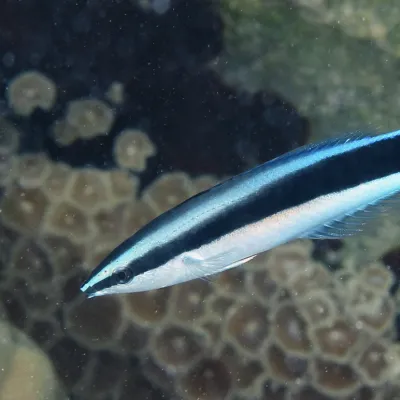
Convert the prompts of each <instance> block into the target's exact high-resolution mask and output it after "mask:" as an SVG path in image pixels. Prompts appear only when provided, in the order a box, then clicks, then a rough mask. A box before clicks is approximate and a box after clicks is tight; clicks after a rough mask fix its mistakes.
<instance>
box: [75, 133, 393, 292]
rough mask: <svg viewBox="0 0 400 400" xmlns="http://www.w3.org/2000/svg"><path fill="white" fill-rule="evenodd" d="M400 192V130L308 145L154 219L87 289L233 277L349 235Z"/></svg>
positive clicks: (102, 267)
mask: <svg viewBox="0 0 400 400" xmlns="http://www.w3.org/2000/svg"><path fill="white" fill-rule="evenodd" d="M399 191H400V131H396V132H391V133H387V134H384V135H379V136H366V135H351V136H346V137H345V138H342V139H335V140H328V141H326V142H323V143H320V144H317V145H310V146H306V147H303V148H300V149H297V150H294V151H292V152H290V153H288V154H285V155H283V156H281V157H278V158H276V159H274V160H272V161H269V162H267V163H265V164H262V165H260V166H258V167H256V168H254V169H252V170H249V171H247V172H244V173H242V174H240V175H237V176H235V177H233V178H231V179H229V180H227V181H225V182H223V183H221V184H219V185H217V186H215V187H213V188H211V189H209V190H207V191H205V192H202V193H200V194H199V195H196V196H194V197H192V198H190V199H189V200H187V201H185V202H183V203H182V204H180V205H178V206H177V207H175V208H173V209H171V210H169V211H167V212H166V213H164V214H162V215H161V216H159V217H158V218H156V219H154V220H153V221H151V222H150V223H149V224H148V225H146V226H145V227H143V228H142V229H141V230H139V231H138V232H137V233H135V234H134V235H133V236H132V237H130V238H129V239H127V240H126V241H125V242H124V243H122V244H121V245H120V246H119V247H117V248H116V249H115V250H114V251H113V252H112V253H111V254H110V255H109V256H108V257H107V258H106V259H105V260H104V261H103V262H102V263H101V264H100V265H99V266H98V267H97V268H96V269H95V270H94V271H93V273H92V274H91V276H90V277H89V279H88V280H87V281H86V282H85V284H84V285H83V286H82V288H81V290H82V291H83V292H85V293H86V294H87V295H88V296H89V297H93V296H99V295H104V294H112V293H129V292H140V291H145V290H151V289H157V288H161V287H166V286H170V285H174V284H177V283H180V282H184V281H188V280H191V279H195V278H199V277H204V276H208V275H211V274H215V273H218V272H220V271H223V270H226V269H228V268H233V267H235V266H237V265H240V264H242V263H244V262H246V261H248V260H250V259H251V258H253V257H254V256H256V255H257V254H259V253H262V252H265V251H267V250H269V249H271V248H273V247H275V246H278V245H280V244H283V243H286V242H288V241H290V240H293V239H296V238H314V239H315V238H337V237H343V236H350V235H353V234H355V233H357V232H360V231H361V230H363V229H364V227H365V226H366V224H367V223H368V221H369V218H370V217H372V216H375V214H377V213H380V212H382V211H383V210H386V209H387V208H388V207H391V206H392V205H393V204H395V202H396V195H397V194H398V192H399Z"/></svg>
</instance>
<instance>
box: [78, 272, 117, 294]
mask: <svg viewBox="0 0 400 400" xmlns="http://www.w3.org/2000/svg"><path fill="white" fill-rule="evenodd" d="M92 281H93V278H92V279H91V278H89V279H88V280H87V281H85V283H83V285H82V286H81V288H80V289H81V292H82V293H84V294H85V295H86V296H87V298H88V299H90V298H92V297H96V296H101V295H102V294H105V293H104V291H105V290H106V289H108V288H110V287H111V286H113V285H114V284H115V277H114V276H109V277H107V278H104V279H103V280H101V281H98V282H92Z"/></svg>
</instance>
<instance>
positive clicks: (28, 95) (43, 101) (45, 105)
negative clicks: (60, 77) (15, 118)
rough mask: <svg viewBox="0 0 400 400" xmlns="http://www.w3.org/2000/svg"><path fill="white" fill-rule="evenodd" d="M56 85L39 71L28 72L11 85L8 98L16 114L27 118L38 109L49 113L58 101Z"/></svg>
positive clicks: (14, 80)
mask: <svg viewBox="0 0 400 400" xmlns="http://www.w3.org/2000/svg"><path fill="white" fill-rule="evenodd" d="M56 93H57V91H56V85H55V84H54V83H53V82H52V81H51V80H50V79H49V78H48V77H46V76H45V75H43V74H42V73H40V72H38V71H27V72H23V73H22V74H20V75H18V76H17V77H15V78H14V79H13V80H12V81H11V82H10V84H9V86H8V90H7V98H8V104H9V106H10V107H11V108H12V109H13V110H14V112H15V113H16V114H19V115H22V116H24V117H27V116H29V115H31V114H32V113H33V111H34V110H35V109H36V108H41V109H43V110H45V111H49V110H50V109H51V108H52V107H53V105H54V103H55V101H56Z"/></svg>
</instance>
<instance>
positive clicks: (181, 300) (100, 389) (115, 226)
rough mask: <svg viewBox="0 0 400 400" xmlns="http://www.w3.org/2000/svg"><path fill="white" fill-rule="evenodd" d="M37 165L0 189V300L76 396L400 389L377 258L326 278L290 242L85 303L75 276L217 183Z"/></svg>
mask: <svg viewBox="0 0 400 400" xmlns="http://www.w3.org/2000/svg"><path fill="white" fill-rule="evenodd" d="M147 140H148V141H149V143H151V141H150V139H149V138H148V137H147ZM144 153H145V154H146V148H145V147H144ZM34 159H35V158H34V156H30V158H27V156H26V155H15V154H14V163H15V164H16V165H18V166H19V167H18V171H20V172H19V173H18V174H15V177H13V179H12V180H11V182H8V183H7V185H5V186H4V190H5V192H4V195H3V198H2V203H1V208H2V210H3V211H2V214H1V224H2V230H3V235H2V238H3V240H2V246H3V248H4V251H2V255H3V260H2V264H3V267H2V277H3V279H4V281H3V282H2V296H4V297H5V298H6V299H7V302H6V305H5V306H6V309H7V313H8V316H9V318H11V320H12V321H13V322H14V323H15V324H16V325H17V326H19V327H20V329H24V330H25V331H26V332H27V333H28V334H29V335H30V336H31V337H33V338H34V340H36V341H37V342H38V343H39V344H40V345H41V346H42V348H43V349H44V350H45V351H46V352H47V353H48V354H49V355H50V357H51V359H52V360H53V362H54V365H55V368H56V370H57V372H58V374H59V376H60V378H61V380H62V381H63V383H64V384H65V385H66V387H67V388H68V389H69V390H70V391H71V392H72V393H73V394H74V395H75V396H79V398H83V399H85V398H87V397H86V396H88V392H87V391H88V390H89V388H90V398H93V399H104V398H113V399H124V398H128V396H131V395H132V394H133V393H135V395H136V393H137V392H138V391H139V390H140V393H143V396H150V397H148V398H152V399H157V398H160V397H159V396H161V393H160V392H157V390H162V391H163V393H164V395H165V394H169V395H171V396H172V398H174V396H178V398H181V399H188V400H190V399H198V398H199V397H200V398H203V399H245V398H255V399H264V398H265V399H267V398H270V396H275V397H276V398H282V399H287V398H290V399H302V398H309V397H308V396H311V395H312V396H315V397H316V398H324V399H343V400H348V399H350V398H352V399H353V398H360V399H361V398H362V399H363V398H365V397H363V396H365V393H374V395H375V396H378V397H376V398H384V396H388V395H389V394H390V393H392V392H391V391H392V390H394V389H395V388H397V389H398V378H399V375H398V373H399V372H398V371H399V365H400V352H399V351H398V344H397V342H396V340H395V337H396V326H395V324H394V321H395V318H396V300H395V298H394V297H393V295H392V293H391V289H392V286H393V283H394V281H395V276H394V274H393V273H392V272H390V271H389V270H388V269H386V268H385V267H384V265H383V264H382V263H379V262H377V263H375V264H371V265H363V266H362V268H361V266H360V267H357V268H355V267H354V268H352V267H350V266H349V264H346V263H343V266H342V268H337V269H336V272H334V271H330V270H329V269H328V267H327V264H326V263H325V264H324V263H322V262H321V261H317V260H316V259H315V257H314V254H315V245H314V244H313V243H312V242H311V241H297V242H293V243H291V244H287V245H284V246H281V247H279V248H277V249H274V250H271V251H270V252H268V253H267V254H265V255H262V256H259V257H257V258H256V259H255V260H253V261H252V262H250V263H248V264H246V266H245V267H242V268H237V269H235V270H232V271H228V272H225V273H222V274H220V275H218V276H216V277H214V278H213V279H212V280H211V281H210V282H207V281H203V280H195V281H191V282H188V283H184V284H181V285H176V286H174V287H170V288H166V289H161V290H156V291H149V292H144V293H137V294H130V295H121V296H109V297H104V298H102V297H101V298H97V299H91V300H90V301H88V300H87V299H85V298H84V296H83V295H81V294H80V293H79V289H78V288H79V285H80V283H81V281H82V279H83V277H84V276H85V271H89V270H91V269H92V268H93V267H94V266H96V265H97V263H98V262H99V261H100V260H101V259H102V258H103V257H104V256H105V255H106V254H107V253H108V252H109V251H111V250H112V249H113V247H114V246H116V245H117V244H118V243H119V242H121V241H122V240H124V239H125V238H126V237H128V236H129V235H131V234H132V233H134V232H135V231H137V230H138V229H139V228H140V227H141V226H143V225H144V224H145V223H146V222H149V221H150V220H151V219H153V218H154V217H156V216H157V215H159V214H160V213H162V212H164V211H166V210H168V209H169V208H171V207H173V206H175V205H176V204H179V203H180V202H182V201H184V200H185V199H187V198H188V197H190V196H191V195H194V194H196V193H198V192H199V191H202V190H205V189H207V188H208V187H210V186H212V185H213V184H215V183H217V182H218V179H217V178H216V177H212V176H208V175H204V176H200V177H198V178H196V179H193V178H191V177H190V176H189V175H187V174H185V173H182V172H172V173H164V174H163V175H161V176H160V177H159V178H158V179H157V180H155V181H154V182H153V183H152V184H150V185H148V186H147V187H146V188H145V189H144V190H143V191H142V192H140V191H138V184H137V181H136V180H135V179H130V175H129V172H128V171H127V170H122V169H118V170H99V169H95V168H85V169H82V168H73V167H70V166H66V165H65V164H62V163H58V162H55V161H52V160H50V159H49V158H46V156H44V155H43V154H38V155H37V160H36V163H35V162H34ZM28 161H29V162H28ZM27 166H28V167H29V168H28V171H26V172H24V167H25V168H27ZM27 172H29V173H30V174H31V175H29V174H27ZM47 181H48V182H51V184H49V185H46V184H44V183H45V182H47ZM57 188H58V189H57ZM116 188H119V190H115V189H116ZM60 189H62V190H61V191H60ZM340 250H341V249H339V250H338V251H340ZM330 259H333V257H332V256H331V257H330ZM10 288H14V290H12V291H11V290H10ZM50 288H51V289H50ZM111 369H112V371H113V372H112V377H111V379H110V377H109V374H110V371H111ZM105 374H106V375H105ZM105 376H107V379H105V378H104V377H105ZM131 377H134V378H131ZM127 380H128V382H129V385H127ZM155 388H158V389H157V390H156V389H155ZM107 396H111V397H107ZM112 396H114V397H112ZM304 396H306V397H304Z"/></svg>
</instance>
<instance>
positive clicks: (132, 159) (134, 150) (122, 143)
mask: <svg viewBox="0 0 400 400" xmlns="http://www.w3.org/2000/svg"><path fill="white" fill-rule="evenodd" d="M155 153H156V148H155V146H154V144H153V143H152V142H151V140H150V139H149V137H148V136H147V134H146V133H144V132H142V131H139V130H136V129H125V130H123V131H122V132H121V133H120V134H119V135H118V136H117V139H116V140H115V143H114V159H115V162H116V163H117V164H118V165H119V166H120V167H121V168H126V169H130V170H132V171H135V172H143V171H144V170H145V169H146V164H147V159H148V158H149V157H152V156H154V155H155Z"/></svg>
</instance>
